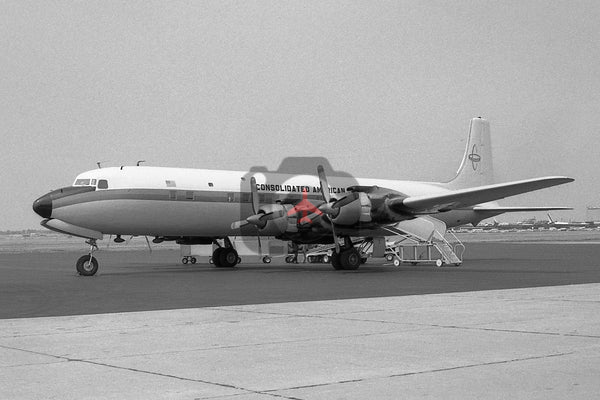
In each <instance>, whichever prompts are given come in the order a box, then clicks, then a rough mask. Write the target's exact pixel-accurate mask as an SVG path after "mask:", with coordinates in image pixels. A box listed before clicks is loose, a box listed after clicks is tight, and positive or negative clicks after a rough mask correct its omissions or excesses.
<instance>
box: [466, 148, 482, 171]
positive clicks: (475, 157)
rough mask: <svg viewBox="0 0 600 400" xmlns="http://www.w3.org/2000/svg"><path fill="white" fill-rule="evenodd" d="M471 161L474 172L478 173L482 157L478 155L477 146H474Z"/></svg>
mask: <svg viewBox="0 0 600 400" xmlns="http://www.w3.org/2000/svg"><path fill="white" fill-rule="evenodd" d="M469 160H471V166H472V167H473V171H477V167H478V166H479V163H480V162H481V156H480V155H479V154H477V145H476V144H474V145H473V149H472V150H471V154H469Z"/></svg>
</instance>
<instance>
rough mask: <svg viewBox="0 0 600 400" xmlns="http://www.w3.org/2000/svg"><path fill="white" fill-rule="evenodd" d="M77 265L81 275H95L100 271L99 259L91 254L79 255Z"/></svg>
mask: <svg viewBox="0 0 600 400" xmlns="http://www.w3.org/2000/svg"><path fill="white" fill-rule="evenodd" d="M75 266H76V268H77V272H78V273H79V275H83V276H93V275H95V274H96V272H98V261H97V260H96V258H95V257H93V256H90V255H86V256H81V257H79V260H77V263H76V264H75Z"/></svg>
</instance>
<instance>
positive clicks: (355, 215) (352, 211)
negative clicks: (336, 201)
mask: <svg viewBox="0 0 600 400" xmlns="http://www.w3.org/2000/svg"><path fill="white" fill-rule="evenodd" d="M354 196H355V197H356V198H355V199H354V201H352V202H350V203H348V204H344V205H343V206H341V207H340V208H339V212H338V214H337V215H336V216H335V217H332V218H331V220H332V221H333V222H334V223H335V224H337V225H347V226H351V225H355V224H357V223H359V222H371V199H370V198H369V196H368V195H367V194H366V193H363V192H358V193H356V192H355V193H354ZM341 201H343V200H341Z"/></svg>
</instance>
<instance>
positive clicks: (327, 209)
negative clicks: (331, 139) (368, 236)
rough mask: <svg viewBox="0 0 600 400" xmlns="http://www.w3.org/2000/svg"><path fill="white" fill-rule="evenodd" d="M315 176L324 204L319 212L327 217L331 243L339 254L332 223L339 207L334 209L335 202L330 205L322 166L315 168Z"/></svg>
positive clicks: (325, 176) (327, 186)
mask: <svg viewBox="0 0 600 400" xmlns="http://www.w3.org/2000/svg"><path fill="white" fill-rule="evenodd" d="M317 174H318V175H319V183H320V185H321V195H322V196H323V200H324V201H325V203H324V204H322V205H321V206H319V210H321V211H322V212H323V213H324V214H326V215H327V216H328V217H329V221H331V232H332V234H333V243H334V244H335V252H336V253H337V254H340V244H339V242H338V238H337V235H336V234H335V224H334V222H333V218H335V217H336V216H337V215H338V214H339V212H340V209H339V205H338V207H337V208H336V207H335V205H336V204H337V202H334V203H331V196H330V194H329V184H328V183H327V175H325V169H324V168H323V166H322V165H319V166H317Z"/></svg>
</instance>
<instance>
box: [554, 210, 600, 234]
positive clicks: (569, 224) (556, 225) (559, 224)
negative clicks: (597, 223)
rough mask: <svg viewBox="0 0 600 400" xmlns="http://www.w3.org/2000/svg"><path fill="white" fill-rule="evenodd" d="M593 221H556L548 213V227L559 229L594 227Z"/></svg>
mask: <svg viewBox="0 0 600 400" xmlns="http://www.w3.org/2000/svg"><path fill="white" fill-rule="evenodd" d="M593 225H594V224H593V223H592V224H590V223H589V222H565V221H555V220H554V219H553V218H552V217H551V216H550V213H548V227H551V228H555V229H558V230H568V229H582V228H589V227H593Z"/></svg>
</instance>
